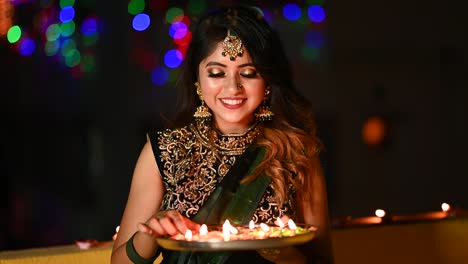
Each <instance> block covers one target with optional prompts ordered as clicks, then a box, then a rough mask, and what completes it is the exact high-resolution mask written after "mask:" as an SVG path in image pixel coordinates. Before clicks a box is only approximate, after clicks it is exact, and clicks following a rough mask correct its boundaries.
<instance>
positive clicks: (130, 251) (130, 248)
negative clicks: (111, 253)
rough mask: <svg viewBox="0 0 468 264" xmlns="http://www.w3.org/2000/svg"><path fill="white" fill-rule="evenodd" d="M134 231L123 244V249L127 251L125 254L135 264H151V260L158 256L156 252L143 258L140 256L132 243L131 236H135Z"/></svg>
mask: <svg viewBox="0 0 468 264" xmlns="http://www.w3.org/2000/svg"><path fill="white" fill-rule="evenodd" d="M135 235H136V233H135V234H133V236H132V237H131V238H130V239H129V240H128V241H127V245H126V246H125V249H126V251H127V256H128V258H129V259H130V260H131V261H132V262H133V263H135V264H153V262H154V261H155V260H156V258H157V257H158V254H157V253H156V255H154V257H151V258H148V259H145V258H143V257H142V256H140V255H139V254H138V253H137V252H136V250H135V246H134V245H133V238H134V237H135Z"/></svg>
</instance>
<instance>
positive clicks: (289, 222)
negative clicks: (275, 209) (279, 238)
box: [288, 219, 297, 230]
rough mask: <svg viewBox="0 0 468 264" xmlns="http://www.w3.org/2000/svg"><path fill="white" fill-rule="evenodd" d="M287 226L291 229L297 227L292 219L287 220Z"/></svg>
mask: <svg viewBox="0 0 468 264" xmlns="http://www.w3.org/2000/svg"><path fill="white" fill-rule="evenodd" d="M288 226H289V228H290V229H291V230H296V229H297V226H296V223H294V221H293V220H292V219H289V220H288Z"/></svg>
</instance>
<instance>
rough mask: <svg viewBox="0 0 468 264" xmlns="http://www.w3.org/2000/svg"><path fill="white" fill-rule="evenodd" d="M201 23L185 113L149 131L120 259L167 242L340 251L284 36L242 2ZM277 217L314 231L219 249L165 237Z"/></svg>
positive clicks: (278, 255) (242, 258)
mask: <svg viewBox="0 0 468 264" xmlns="http://www.w3.org/2000/svg"><path fill="white" fill-rule="evenodd" d="M193 32H194V33H193V38H192V42H191V43H190V46H189V48H188V50H187V53H186V57H185V61H184V62H183V65H182V69H181V74H180V76H179V79H178V82H177V88H178V90H179V93H178V95H179V101H178V104H177V109H178V112H179V115H178V116H177V117H176V119H175V121H174V122H173V124H172V125H171V126H170V127H169V128H168V129H166V130H164V131H150V132H149V133H148V140H147V143H146V144H145V146H144V147H143V150H142V152H141V154H140V157H139V159H138V161H137V164H136V167H135V171H134V175H133V179H132V185H131V189H130V194H129V197H128V201H127V205H126V208H125V212H124V215H123V217H122V221H121V225H120V230H119V234H118V236H117V238H116V241H115V243H114V248H113V252H112V263H128V261H129V260H130V261H132V262H134V263H152V262H153V260H154V259H155V258H156V257H158V256H159V255H160V253H162V256H163V263H242V262H244V263H272V262H274V263H310V262H313V263H332V262H333V258H332V250H331V242H330V241H331V240H330V230H329V219H328V205H327V194H326V186H325V182H324V179H323V175H322V171H321V167H320V163H319V151H320V142H319V140H318V138H317V136H316V129H315V123H314V120H313V118H312V113H311V111H310V108H311V107H310V104H309V102H308V101H306V100H305V99H304V97H303V96H301V95H300V94H299V93H298V92H297V91H296V89H295V87H294V85H293V80H292V76H291V72H290V68H289V63H288V61H287V59H286V57H285V54H284V51H283V48H282V45H281V42H280V40H279V38H278V36H277V35H276V33H275V32H274V31H273V29H272V28H271V27H270V26H269V24H268V23H267V22H266V21H265V19H264V17H263V16H262V14H261V13H260V12H259V11H258V9H257V8H253V7H246V6H232V7H229V8H223V9H217V10H215V11H213V12H210V13H208V14H206V15H205V16H203V17H201V18H200V19H199V20H198V24H197V25H196V28H195V30H194V31H193ZM279 218H283V219H286V218H288V219H292V220H294V222H296V223H300V224H305V225H309V226H314V228H317V229H316V231H315V233H314V238H313V239H312V240H311V241H307V242H306V241H304V243H302V244H300V245H284V246H282V247H279V248H275V249H257V250H253V249H250V250H242V251H216V252H191V251H173V250H169V249H167V248H166V249H165V248H162V247H163V246H164V245H158V243H157V241H158V239H162V238H167V237H174V236H178V235H181V234H182V235H183V234H186V233H189V234H191V233H194V234H197V233H199V230H200V227H201V226H202V224H207V225H214V226H216V225H221V224H222V223H223V222H224V221H225V220H229V221H230V222H232V223H234V224H235V225H239V226H240V225H246V224H248V223H249V222H250V221H253V223H256V224H260V223H262V224H263V223H264V224H268V225H275V224H277V221H276V219H279ZM314 230H315V229H314ZM161 246H162V247H161ZM221 248H222V247H221Z"/></svg>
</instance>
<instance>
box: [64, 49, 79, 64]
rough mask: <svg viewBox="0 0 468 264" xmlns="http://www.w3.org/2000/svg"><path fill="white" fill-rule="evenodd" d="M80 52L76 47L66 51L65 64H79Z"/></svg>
mask: <svg viewBox="0 0 468 264" xmlns="http://www.w3.org/2000/svg"><path fill="white" fill-rule="evenodd" d="M80 61H81V54H80V52H79V51H78V50H77V49H72V50H70V51H68V53H67V56H65V64H66V65H67V66H68V67H70V68H72V67H75V66H76V65H78V64H80Z"/></svg>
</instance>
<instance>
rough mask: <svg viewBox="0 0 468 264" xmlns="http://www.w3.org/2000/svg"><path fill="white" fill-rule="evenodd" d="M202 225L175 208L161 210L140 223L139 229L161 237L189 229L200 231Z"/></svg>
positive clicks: (183, 232)
mask: <svg viewBox="0 0 468 264" xmlns="http://www.w3.org/2000/svg"><path fill="white" fill-rule="evenodd" d="M199 229H200V225H199V224H197V223H195V222H193V221H191V220H190V219H188V218H186V217H184V216H182V215H181V214H180V213H179V212H177V211H175V210H168V211H159V212H157V213H156V214H155V215H154V216H152V217H151V218H150V219H148V220H147V221H146V223H139V224H138V231H140V232H143V233H145V234H148V235H151V236H154V237H160V236H166V235H169V236H173V235H177V234H179V233H180V234H183V235H185V233H186V232H187V230H192V231H197V232H198V231H199Z"/></svg>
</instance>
